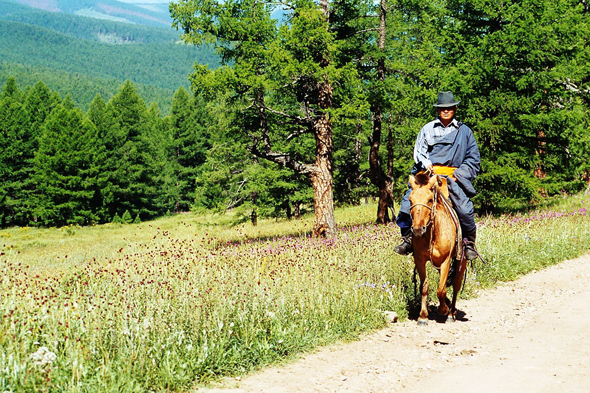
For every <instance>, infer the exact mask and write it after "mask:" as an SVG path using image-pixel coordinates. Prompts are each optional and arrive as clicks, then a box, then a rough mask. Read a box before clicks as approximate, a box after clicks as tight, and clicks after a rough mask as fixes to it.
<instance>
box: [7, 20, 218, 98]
mask: <svg viewBox="0 0 590 393" xmlns="http://www.w3.org/2000/svg"><path fill="white" fill-rule="evenodd" d="M0 58H2V59H3V60H4V61H6V62H9V63H17V64H24V65H29V66H42V67H45V68H52V69H55V70H60V71H66V72H70V73H79V74H85V75H88V76H92V77H98V78H106V79H118V80H120V81H124V80H126V79H130V80H132V81H133V82H137V83H141V84H146V85H153V86H157V87H162V88H167V89H176V88H178V87H179V86H188V74H189V73H190V72H191V70H192V66H193V64H194V62H195V61H199V62H204V63H209V64H215V63H216V58H215V57H214V56H213V53H212V51H211V50H210V49H209V48H207V47H205V48H204V49H199V48H195V47H192V46H187V45H184V44H175V43H150V44H133V45H110V44H105V43H97V42H93V41H88V40H81V39H77V38H73V37H71V36H67V35H65V34H60V33H56V32H54V31H51V30H48V29H46V28H42V27H38V26H32V25H28V24H25V23H17V22H9V21H0Z"/></svg>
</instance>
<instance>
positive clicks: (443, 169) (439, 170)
mask: <svg viewBox="0 0 590 393" xmlns="http://www.w3.org/2000/svg"><path fill="white" fill-rule="evenodd" d="M455 169H457V168H455V167H452V166H441V165H434V173H436V174H437V175H446V176H449V177H450V178H451V179H453V180H456V179H455V176H453V173H455Z"/></svg>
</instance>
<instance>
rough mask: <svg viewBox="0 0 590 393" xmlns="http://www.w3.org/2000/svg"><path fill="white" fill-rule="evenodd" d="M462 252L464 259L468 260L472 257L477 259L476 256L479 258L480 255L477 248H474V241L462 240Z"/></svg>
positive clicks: (471, 259)
mask: <svg viewBox="0 0 590 393" xmlns="http://www.w3.org/2000/svg"><path fill="white" fill-rule="evenodd" d="M463 252H464V253H465V254H464V255H465V259H466V260H468V261H473V260H474V259H477V257H480V258H481V256H480V255H479V252H477V250H476V249H475V243H474V242H470V241H464V242H463ZM482 260H483V259H482Z"/></svg>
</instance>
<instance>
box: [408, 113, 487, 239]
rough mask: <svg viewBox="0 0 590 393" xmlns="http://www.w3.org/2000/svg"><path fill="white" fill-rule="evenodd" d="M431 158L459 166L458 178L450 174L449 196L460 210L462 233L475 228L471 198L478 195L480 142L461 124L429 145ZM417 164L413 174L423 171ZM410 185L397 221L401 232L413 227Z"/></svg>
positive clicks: (458, 211)
mask: <svg viewBox="0 0 590 393" xmlns="http://www.w3.org/2000/svg"><path fill="white" fill-rule="evenodd" d="M428 158H429V159H430V161H431V162H432V164H433V165H441V166H451V167H455V168H457V169H456V170H455V173H454V176H455V179H457V181H454V180H453V179H450V178H448V177H447V180H448V186H449V196H450V199H451V201H452V202H453V207H454V208H455V210H456V211H457V215H458V216H459V221H460V222H461V228H462V231H463V234H466V233H470V232H473V231H475V229H476V227H475V218H474V212H473V202H471V200H470V199H469V198H470V197H473V196H475V194H476V192H475V188H473V181H474V180H475V178H476V176H477V174H478V173H479V171H480V157H479V149H478V148H477V142H476V141H475V137H474V136H473V132H472V131H471V129H470V128H469V127H467V126H466V125H465V124H462V123H460V126H459V128H458V129H457V130H455V131H452V132H450V133H449V134H447V135H445V136H444V137H443V138H442V139H440V140H439V141H438V142H436V143H435V144H434V145H432V146H430V145H429V146H428ZM423 169H424V168H422V165H421V164H420V163H417V164H415V165H414V167H413V168H412V174H416V173H418V172H420V171H421V170H423ZM411 191H412V189H411V188H410V189H409V190H408V191H407V192H406V194H405V195H404V197H403V198H402V203H401V207H400V211H399V214H398V216H397V219H396V222H397V224H398V225H399V227H400V228H401V229H402V233H403V232H404V231H407V230H409V229H410V228H411V226H412V218H411V216H410V193H411Z"/></svg>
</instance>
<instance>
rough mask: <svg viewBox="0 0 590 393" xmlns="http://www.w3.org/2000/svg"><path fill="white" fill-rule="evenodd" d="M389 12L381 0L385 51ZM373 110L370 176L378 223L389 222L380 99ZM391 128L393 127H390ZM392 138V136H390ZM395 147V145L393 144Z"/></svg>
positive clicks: (380, 68)
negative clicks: (381, 155) (375, 190)
mask: <svg viewBox="0 0 590 393" xmlns="http://www.w3.org/2000/svg"><path fill="white" fill-rule="evenodd" d="M386 14H387V10H386V0H381V10H380V13H379V41H378V45H379V50H380V51H382V52H383V51H385V27H386V26H385V17H386ZM377 79H378V80H379V82H383V81H385V59H383V58H380V59H379V60H378V61H377ZM371 112H373V134H372V137H371V148H370V151H369V173H370V175H369V177H370V179H371V182H372V183H373V185H375V186H376V187H378V188H379V203H378V205H377V220H376V223H377V224H387V223H389V222H391V218H390V217H389V210H388V208H389V207H390V206H392V205H393V196H392V186H393V181H392V179H391V176H388V175H387V174H386V173H385V172H384V171H383V168H382V167H381V160H380V159H379V147H380V146H381V129H382V127H383V106H382V105H381V102H380V100H377V101H376V102H375V103H374V104H373V105H372V106H371ZM390 130H391V128H390ZM389 140H391V138H389ZM390 145H393V144H392V143H388V146H387V147H388V171H389V166H390V162H389V161H390V159H391V158H390V157H391V154H389V148H390ZM391 148H393V146H391Z"/></svg>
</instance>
